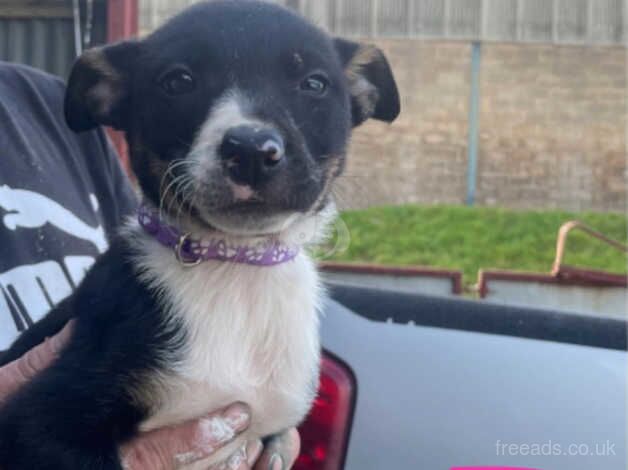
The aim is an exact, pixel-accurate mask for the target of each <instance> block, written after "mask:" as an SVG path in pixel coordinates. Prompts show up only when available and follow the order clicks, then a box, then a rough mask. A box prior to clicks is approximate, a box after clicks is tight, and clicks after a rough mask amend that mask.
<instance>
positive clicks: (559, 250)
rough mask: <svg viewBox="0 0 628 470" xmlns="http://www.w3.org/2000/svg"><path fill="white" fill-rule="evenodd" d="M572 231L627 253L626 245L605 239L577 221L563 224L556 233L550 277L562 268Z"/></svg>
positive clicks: (627, 246) (605, 237)
mask: <svg viewBox="0 0 628 470" xmlns="http://www.w3.org/2000/svg"><path fill="white" fill-rule="evenodd" d="M574 230H580V231H582V232H585V233H586V234H588V235H590V236H592V237H593V238H596V239H597V240H600V241H601V242H604V243H606V244H607V245H610V246H612V247H613V248H615V249H617V250H619V251H622V252H624V253H628V245H625V244H623V243H621V242H619V241H617V240H613V239H612V238H609V237H607V236H606V235H604V234H603V233H601V232H598V231H597V230H595V229H593V228H591V227H589V226H588V225H586V224H585V223H583V222H580V221H579V220H572V221H570V222H567V223H566V224H564V225H563V226H562V227H561V228H560V230H559V231H558V239H557V241H556V258H555V260H554V266H553V267H552V275H554V276H557V275H558V274H559V273H560V271H561V268H562V264H563V259H564V257H565V250H566V248H567V237H568V236H569V234H570V233H571V232H572V231H574Z"/></svg>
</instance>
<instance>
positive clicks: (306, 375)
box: [137, 237, 320, 436]
mask: <svg viewBox="0 0 628 470" xmlns="http://www.w3.org/2000/svg"><path fill="white" fill-rule="evenodd" d="M141 250H142V253H143V255H142V256H139V257H138V259H137V262H138V263H139V264H140V265H141V267H142V268H143V269H144V273H145V274H144V275H143V276H144V278H145V281H147V282H150V283H151V284H152V285H153V286H154V287H156V288H158V289H159V290H160V292H161V293H162V295H163V305H164V308H165V309H166V310H167V311H168V312H169V315H171V316H172V318H173V319H177V320H179V321H181V322H182V324H183V325H184V330H185V335H186V336H185V342H184V346H183V354H182V360H181V361H180V362H178V363H177V364H175V365H174V366H173V368H172V370H173V372H171V373H168V374H166V375H164V376H163V377H160V378H157V379H156V380H155V387H154V391H155V395H156V397H152V398H153V399H155V398H156V401H157V405H156V407H155V413H154V415H153V416H151V417H150V419H149V420H148V421H147V422H145V423H144V424H143V426H142V429H144V430H149V429H154V428H157V427H162V426H164V425H169V424H173V423H178V422H181V421H184V420H188V419H192V418H196V417H199V416H202V415H204V414H205V413H207V412H209V411H213V410H217V409H219V408H221V407H223V406H225V405H227V404H230V403H233V402H234V401H242V402H245V403H247V404H249V405H250V406H251V409H252V423H251V427H250V432H249V436H250V435H256V436H265V435H269V434H272V433H276V432H279V431H281V430H283V429H286V428H288V427H290V426H293V425H295V424H296V423H298V422H299V421H300V420H301V419H302V418H303V417H304V415H305V414H306V413H307V411H308V409H309V406H310V403H311V400H312V399H313V397H314V394H315V392H316V390H315V387H316V384H317V380H316V379H317V377H318V364H319V355H320V352H319V348H320V347H319V338H318V315H317V310H318V301H319V296H320V288H319V281H318V276H317V273H316V270H315V267H314V265H313V263H312V261H311V260H310V259H309V258H308V257H307V256H306V255H305V254H301V255H299V256H298V257H297V258H296V259H295V260H293V261H291V262H289V263H286V264H283V265H279V266H275V267H254V266H247V265H241V264H230V263H220V262H207V263H203V264H201V265H199V266H197V267H195V268H185V267H183V266H181V265H180V264H179V263H178V262H177V261H176V260H175V259H174V256H173V254H172V251H170V250H168V249H166V248H164V247H162V246H161V245H159V244H157V242H155V241H154V240H152V239H147V238H144V237H142V243H141Z"/></svg>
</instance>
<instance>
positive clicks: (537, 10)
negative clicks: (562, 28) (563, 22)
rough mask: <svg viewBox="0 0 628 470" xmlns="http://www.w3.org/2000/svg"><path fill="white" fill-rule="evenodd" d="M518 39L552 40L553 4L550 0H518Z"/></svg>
mask: <svg viewBox="0 0 628 470" xmlns="http://www.w3.org/2000/svg"><path fill="white" fill-rule="evenodd" d="M519 10H520V14H519V15H518V21H519V24H520V26H519V39H521V40H523V41H534V42H537V41H538V42H551V41H553V18H554V11H553V10H554V6H553V2H552V1H550V0H525V1H522V0H520V3H519Z"/></svg>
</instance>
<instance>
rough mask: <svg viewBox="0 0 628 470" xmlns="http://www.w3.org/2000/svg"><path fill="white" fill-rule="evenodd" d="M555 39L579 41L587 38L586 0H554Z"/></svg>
mask: <svg viewBox="0 0 628 470" xmlns="http://www.w3.org/2000/svg"><path fill="white" fill-rule="evenodd" d="M556 2H557V3H556V13H557V18H556V39H557V40H558V41H559V42H580V41H585V40H586V38H587V18H588V14H587V11H588V10H587V9H588V1H587V0H556Z"/></svg>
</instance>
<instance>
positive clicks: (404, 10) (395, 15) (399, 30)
mask: <svg viewBox="0 0 628 470" xmlns="http://www.w3.org/2000/svg"><path fill="white" fill-rule="evenodd" d="M377 33H378V34H379V35H381V36H406V35H407V34H408V0H379V8H378V12H377Z"/></svg>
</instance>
